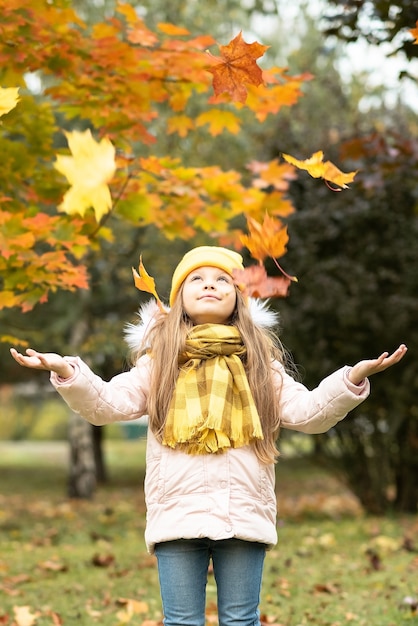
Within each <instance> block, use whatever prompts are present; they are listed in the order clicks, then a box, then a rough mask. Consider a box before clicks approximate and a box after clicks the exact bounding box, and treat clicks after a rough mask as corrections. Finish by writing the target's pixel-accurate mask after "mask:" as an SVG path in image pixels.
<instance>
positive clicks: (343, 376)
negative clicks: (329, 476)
mask: <svg viewBox="0 0 418 626" xmlns="http://www.w3.org/2000/svg"><path fill="white" fill-rule="evenodd" d="M349 370H350V368H349V367H348V366H344V367H342V368H341V369H339V370H337V371H336V372H334V373H333V374H331V375H330V376H327V377H326V378H324V379H323V380H322V382H321V383H320V384H319V385H318V387H316V388H315V389H312V390H309V389H307V387H305V386H304V385H303V384H302V383H299V382H297V381H295V380H294V379H293V378H292V377H291V376H290V375H289V374H287V373H286V372H285V369H284V367H283V366H282V365H280V364H276V365H275V367H274V374H273V376H274V379H275V382H276V386H277V390H278V397H279V402H280V415H281V427H282V428H289V429H291V430H298V431H301V432H304V433H309V434H319V433H324V432H326V431H327V430H329V429H330V428H332V427H333V426H335V424H337V423H338V422H339V421H341V420H342V419H344V417H345V416H346V415H347V413H348V412H349V411H351V410H353V409H354V408H355V407H356V406H358V405H359V404H361V403H362V402H363V401H364V400H365V399H366V398H367V397H368V395H369V393H370V383H369V381H368V379H365V380H364V381H363V383H362V384H361V385H354V384H353V383H352V382H351V381H350V380H349V379H348V376H347V374H348V372H349Z"/></svg>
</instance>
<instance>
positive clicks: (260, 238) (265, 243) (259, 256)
mask: <svg viewBox="0 0 418 626" xmlns="http://www.w3.org/2000/svg"><path fill="white" fill-rule="evenodd" d="M247 227H248V230H249V235H241V237H240V241H241V243H242V244H243V245H244V246H245V247H246V248H248V250H249V252H250V254H251V256H252V257H253V259H256V260H257V261H258V265H252V266H250V267H247V268H245V269H244V270H237V271H235V272H234V280H235V282H236V284H237V285H239V286H240V288H241V289H242V290H243V291H244V292H245V293H246V294H247V295H248V296H250V297H254V298H272V297H274V296H279V297H285V296H287V294H288V290H289V285H290V282H291V281H293V282H297V278H296V277H295V276H289V275H288V274H287V273H286V272H285V271H284V270H283V268H282V267H281V266H280V265H279V263H278V262H277V260H276V259H277V258H280V257H281V256H283V255H284V254H286V251H287V248H286V246H287V242H288V240H289V236H288V234H287V227H286V226H285V225H284V224H283V222H282V221H281V220H279V219H275V218H274V217H270V216H269V215H268V214H266V215H265V217H264V221H263V223H262V224H260V223H259V222H257V221H256V220H255V219H253V218H252V217H249V216H248V217H247ZM267 257H270V258H271V259H272V260H273V261H274V263H275V264H276V266H277V267H278V269H279V270H280V271H281V272H282V274H283V276H274V277H273V276H268V275H267V271H266V268H265V267H264V265H263V262H264V260H265V259H266V258H267Z"/></svg>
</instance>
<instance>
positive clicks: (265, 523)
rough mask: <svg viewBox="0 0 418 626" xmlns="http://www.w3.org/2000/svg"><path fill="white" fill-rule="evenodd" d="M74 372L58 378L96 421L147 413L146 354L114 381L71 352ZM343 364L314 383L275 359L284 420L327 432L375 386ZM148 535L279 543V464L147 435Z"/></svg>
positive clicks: (285, 424)
mask: <svg viewBox="0 0 418 626" xmlns="http://www.w3.org/2000/svg"><path fill="white" fill-rule="evenodd" d="M66 359H67V360H68V361H69V362H70V363H71V364H72V365H73V367H74V375H73V376H72V377H71V378H68V379H66V380H60V379H59V378H58V377H57V376H56V375H55V374H54V373H52V374H51V382H52V384H53V385H54V387H55V388H56V389H57V391H58V392H59V393H60V394H61V396H62V397H63V398H64V400H65V401H66V402H67V404H68V405H69V406H70V407H71V408H72V409H73V410H74V411H75V412H77V413H79V414H80V415H82V416H83V417H84V418H85V419H87V420H88V421H89V422H91V423H92V424H95V425H104V424H108V423H110V422H116V421H127V420H134V419H137V418H138V417H141V416H142V415H145V414H146V413H147V395H148V389H149V380H150V368H151V360H150V359H149V357H147V356H144V357H142V358H141V359H140V360H139V361H138V363H137V365H136V366H135V367H133V368H132V369H131V370H130V371H128V372H124V373H122V374H119V375H118V376H116V377H114V378H113V379H112V380H111V381H109V382H104V381H103V380H102V379H101V378H100V377H99V376H96V375H95V374H94V373H93V372H92V371H91V370H90V369H89V367H88V366H87V365H86V364H85V363H84V362H83V361H82V360H81V359H79V358H78V357H66ZM347 371H348V367H343V368H341V369H340V370H338V371H336V372H334V373H333V374H331V375H330V376H328V377H327V378H325V379H324V380H323V381H322V382H321V383H320V385H319V386H318V387H317V388H316V389H314V390H312V391H309V390H308V389H307V388H306V387H305V386H304V385H302V384H301V383H298V382H296V381H295V380H294V379H293V378H291V377H290V376H289V375H288V374H286V372H285V371H284V369H283V367H282V366H281V365H280V364H279V363H276V364H274V380H275V383H276V386H277V397H278V401H279V402H280V414H281V427H282V428H289V429H292V430H298V431H302V432H305V433H323V432H326V431H327V430H329V429H330V428H331V427H332V426H334V425H335V424H336V423H337V422H338V421H340V420H342V419H343V418H344V417H345V415H346V414H347V413H348V412H349V411H350V410H352V409H354V408H355V407H356V406H357V405H358V404H360V403H361V402H362V401H363V400H364V399H365V398H366V397H367V396H368V394H369V382H368V381H367V380H365V381H364V383H363V385H361V386H356V385H353V384H352V383H351V382H350V381H349V380H348V378H347ZM261 417H262V416H261ZM145 500H146V505H147V525H146V531H145V539H146V543H147V547H148V550H149V551H150V552H153V550H154V546H155V544H156V543H159V542H162V541H169V540H173V539H179V538H185V539H188V538H202V537H208V538H210V539H215V540H217V539H227V538H230V537H236V538H239V539H244V540H248V541H256V542H260V543H264V544H266V545H267V547H272V546H273V545H274V544H275V543H276V541H277V534H276V512H277V511H276V496H275V472H274V465H263V464H261V463H260V462H259V460H258V459H257V457H256V455H255V453H254V451H253V449H252V447H251V446H246V447H244V448H239V449H233V450H230V451H228V452H225V453H222V454H208V455H202V456H190V455H187V454H185V453H184V452H180V451H176V450H172V449H171V448H167V447H165V446H163V445H161V444H160V443H159V442H158V441H157V440H156V439H155V437H154V436H153V434H152V433H151V432H149V433H148V438H147V470H146V478H145Z"/></svg>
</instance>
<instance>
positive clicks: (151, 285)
mask: <svg viewBox="0 0 418 626" xmlns="http://www.w3.org/2000/svg"><path fill="white" fill-rule="evenodd" d="M138 270H139V274H138V272H137V271H136V269H135V268H134V267H133V268H132V273H133V275H134V282H135V287H136V288H137V289H139V291H146V292H147V293H152V295H153V296H154V297H155V299H156V300H157V304H158V308H159V309H160V311H163V310H164V307H163V304H162V302H161V300H160V298H159V296H158V293H157V290H156V287H155V280H154V279H153V277H152V276H150V275H149V274H148V272H147V271H146V269H145V267H144V265H143V263H142V255H141V256H140V257H139V266H138Z"/></svg>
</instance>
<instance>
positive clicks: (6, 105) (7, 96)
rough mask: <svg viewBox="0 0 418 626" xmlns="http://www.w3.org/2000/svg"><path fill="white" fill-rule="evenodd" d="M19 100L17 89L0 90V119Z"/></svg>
mask: <svg viewBox="0 0 418 626" xmlns="http://www.w3.org/2000/svg"><path fill="white" fill-rule="evenodd" d="M18 100H19V88H18V87H6V88H0V117H1V116H2V115H5V113H8V112H9V111H11V110H12V109H14V107H15V106H16V104H17V102H18Z"/></svg>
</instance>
